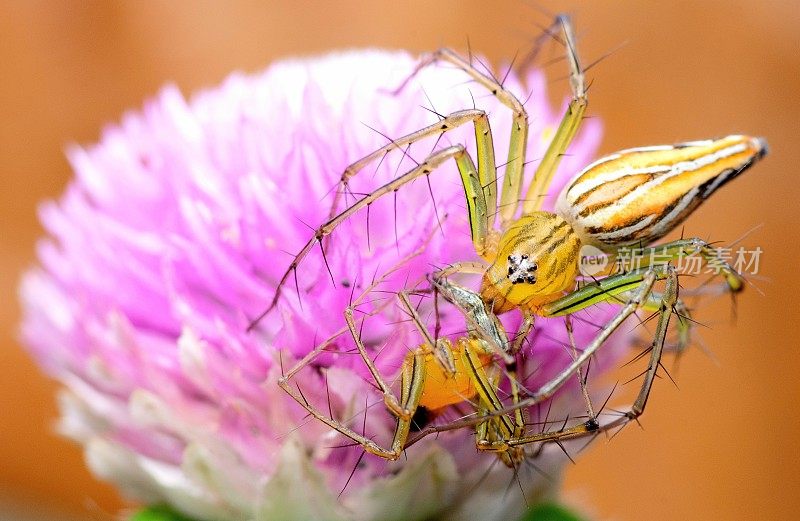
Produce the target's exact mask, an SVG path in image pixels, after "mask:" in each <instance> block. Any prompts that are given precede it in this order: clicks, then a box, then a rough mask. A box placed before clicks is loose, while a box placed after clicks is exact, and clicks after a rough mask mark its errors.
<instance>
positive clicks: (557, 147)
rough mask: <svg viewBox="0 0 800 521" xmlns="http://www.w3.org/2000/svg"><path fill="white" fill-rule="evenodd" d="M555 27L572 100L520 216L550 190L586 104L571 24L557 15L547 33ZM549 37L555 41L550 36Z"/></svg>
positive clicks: (535, 208)
mask: <svg viewBox="0 0 800 521" xmlns="http://www.w3.org/2000/svg"><path fill="white" fill-rule="evenodd" d="M555 26H561V31H562V33H563V36H564V42H563V43H564V46H565V47H566V51H567V61H568V63H569V70H570V74H569V83H570V87H571V90H572V100H570V102H569V106H568V107H567V112H566V113H565V114H564V116H563V118H562V119H561V123H560V124H559V126H558V129H557V130H556V133H555V135H554V136H553V140H552V141H551V142H550V145H549V146H548V147H547V151H546V152H545V154H544V157H543V158H542V160H541V162H539V166H538V168H537V169H536V172H535V173H534V174H533V181H531V184H530V186H529V187H528V193H527V194H526V196H525V202H524V203H523V205H522V212H523V213H524V214H529V213H532V212H534V211H536V210H539V209H540V208H541V205H542V201H543V200H544V198H543V197H542V196H543V195H544V194H545V193H546V192H547V187H548V186H550V181H551V180H552V179H553V176H554V175H555V173H556V170H557V169H558V165H559V163H560V162H561V158H562V157H563V156H564V154H565V153H566V151H567V148H568V147H569V145H570V143H571V142H572V140H573V138H574V137H575V134H576V133H577V132H578V128H579V127H580V124H581V121H583V115H584V113H585V112H586V105H587V103H588V99H587V97H586V81H585V78H584V74H583V69H582V68H581V64H580V61H579V59H578V49H577V43H576V39H575V33H574V31H573V29H572V23H571V22H570V20H569V17H567V16H564V15H561V16H558V17H557V18H556V21H555V23H554V24H553V26H552V28H551V29H549V30H548V32H551V31H552V30H553V29H554V28H555ZM551 36H552V37H553V38H556V39H558V38H557V36H555V34H553V33H552V32H551Z"/></svg>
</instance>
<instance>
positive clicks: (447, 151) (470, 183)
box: [248, 111, 489, 330]
mask: <svg viewBox="0 0 800 521" xmlns="http://www.w3.org/2000/svg"><path fill="white" fill-rule="evenodd" d="M465 112H471V113H472V114H473V115H476V116H478V118H477V119H475V120H474V121H475V128H476V129H477V128H479V125H482V124H483V123H485V125H486V128H487V129H488V124H489V121H488V119H485V116H486V115H485V113H483V112H481V111H465ZM479 122H483V123H479ZM476 134H477V131H476ZM482 139H485V136H482ZM479 148H480V147H479ZM448 159H453V160H455V162H456V166H457V167H458V171H459V173H460V174H461V180H462V182H463V184H464V189H465V191H466V194H467V206H468V209H469V217H470V230H471V232H472V239H473V244H474V245H475V247H476V250H478V251H482V249H483V245H484V244H485V243H486V237H487V236H488V224H487V223H488V214H487V206H486V201H485V199H484V197H483V188H482V186H481V183H480V181H479V174H478V172H477V170H476V168H475V163H473V161H472V158H471V157H470V156H469V154H468V153H467V152H466V150H465V148H464V146H463V145H454V146H450V147H447V148H444V149H442V150H439V151H437V152H435V153H433V154H432V155H430V156H429V157H428V158H427V159H426V160H425V161H424V162H422V163H420V164H419V165H418V166H417V167H415V168H413V169H411V170H410V171H408V172H406V173H405V174H403V175H401V176H400V177H397V178H395V179H393V180H391V181H389V182H388V183H386V184H385V185H383V186H381V187H380V188H378V189H376V190H375V191H373V192H372V193H370V194H367V195H365V196H364V197H362V198H361V199H359V200H358V201H356V202H355V203H353V204H352V205H351V206H349V207H348V208H347V209H345V210H344V211H342V212H341V213H339V214H338V215H336V216H335V217H333V218H332V219H329V220H328V221H327V222H325V223H324V224H323V225H322V226H320V227H319V228H317V229H316V230H315V231H314V236H313V237H312V238H311V239H309V240H308V242H307V243H306V244H305V246H303V248H302V249H301V250H300V251H299V252H298V253H297V255H295V257H294V260H292V262H291V264H290V265H289V267H288V268H287V269H286V271H285V272H284V274H283V276H282V277H281V280H280V281H279V282H278V285H277V287H276V288H275V295H274V296H273V298H272V302H271V303H270V305H269V307H268V308H267V309H266V310H264V312H262V313H261V314H260V315H259V316H258V317H256V318H255V319H254V320H253V321H252V322H251V323H250V325H249V326H248V330H252V329H253V328H254V327H255V326H256V325H258V322H259V321H260V320H261V319H262V318H264V317H265V316H267V314H268V313H269V312H270V311H272V309H273V308H274V307H275V306H276V305H277V304H278V301H279V300H280V296H281V290H282V288H283V286H284V285H285V284H286V282H287V281H288V279H289V276H290V275H291V274H292V272H293V271H294V270H296V269H297V266H298V265H299V264H300V262H302V260H303V259H304V258H305V257H306V255H308V253H309V252H310V251H311V249H312V248H313V247H314V245H315V244H316V243H320V244H321V243H322V239H323V238H325V237H326V236H328V235H330V234H331V232H333V230H334V229H336V227H337V226H339V225H340V224H341V223H342V222H344V221H345V220H346V219H348V218H349V217H350V216H351V215H353V214H355V213H356V212H358V211H359V210H361V209H363V208H365V207H367V206H369V205H370V204H372V203H373V202H375V201H376V200H377V199H379V198H380V197H383V196H384V195H386V194H391V193H394V192H396V191H397V190H399V189H400V187H402V186H403V185H405V184H407V183H410V182H411V181H413V180H414V179H417V178H419V177H421V176H423V175H429V174H431V173H432V172H434V171H436V170H437V168H438V167H439V166H441V165H442V164H443V163H444V162H445V161H447V160H448ZM479 164H480V163H479ZM479 248H480V249H479Z"/></svg>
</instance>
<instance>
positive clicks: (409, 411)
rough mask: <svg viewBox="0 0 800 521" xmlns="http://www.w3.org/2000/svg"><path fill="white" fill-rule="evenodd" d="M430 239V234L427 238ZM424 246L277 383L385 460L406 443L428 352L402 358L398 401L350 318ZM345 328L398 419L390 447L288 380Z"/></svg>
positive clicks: (379, 280)
mask: <svg viewBox="0 0 800 521" xmlns="http://www.w3.org/2000/svg"><path fill="white" fill-rule="evenodd" d="M429 240H430V237H429ZM426 245H427V241H426V243H425V244H423V245H422V246H421V247H420V248H418V249H417V250H415V251H414V252H412V253H410V254H409V255H407V256H406V257H404V258H403V259H401V260H400V261H399V262H398V263H397V264H396V265H395V266H394V267H393V268H392V269H390V270H388V271H387V272H385V273H384V274H383V275H381V276H380V277H379V278H377V279H375V280H374V281H373V282H372V284H370V285H369V286H368V287H367V288H366V289H365V290H364V292H363V293H361V295H359V296H358V298H356V299H355V300H354V301H353V302H352V303H351V304H350V305H349V306H347V308H346V309H345V311H344V317H345V322H346V323H347V326H346V327H345V328H342V329H340V330H339V331H337V332H335V333H334V334H333V335H331V337H330V338H328V339H327V340H325V341H324V342H322V343H321V344H319V345H318V346H317V347H315V348H314V349H313V350H312V351H311V352H309V353H308V354H307V355H306V356H304V357H303V358H302V359H301V360H299V361H298V362H297V363H296V364H295V365H294V366H293V367H292V368H291V369H289V371H287V372H286V373H284V374H283V375H282V376H281V377H280V378H279V379H278V385H279V386H280V387H281V388H282V389H283V390H284V391H286V392H287V393H288V394H289V395H290V396H291V397H292V398H294V400H295V401H296V402H297V403H298V404H299V405H300V406H302V407H303V408H304V409H305V410H306V411H307V412H308V413H309V414H310V415H312V416H313V417H315V418H316V419H318V420H319V421H321V422H322V423H324V424H325V425H327V426H328V427H330V428H332V429H334V430H336V431H337V432H339V433H340V434H342V435H344V436H346V437H348V438H350V439H351V440H353V441H354V442H356V443H358V444H360V445H361V446H362V447H363V448H364V450H365V451H367V452H369V453H370V454H374V455H376V456H380V457H382V458H385V459H388V460H396V459H397V458H399V457H400V454H402V451H403V448H404V445H405V443H406V439H407V438H408V433H409V431H410V427H411V420H412V417H413V415H414V412H415V411H416V409H417V406H418V403H419V399H420V396H421V395H422V389H423V386H424V382H425V356H426V354H427V352H426V351H425V350H423V349H422V348H418V349H416V350H414V351H412V352H410V353H409V354H408V355H407V356H406V358H405V359H404V360H403V365H402V369H401V384H400V386H401V393H400V399H399V400H398V399H397V398H396V396H395V395H394V393H392V391H391V388H390V387H389V385H388V384H387V383H386V381H385V379H384V378H383V377H382V376H381V374H380V372H379V371H378V369H377V368H376V367H375V363H374V362H373V361H372V359H371V358H370V356H369V354H368V353H367V351H366V348H365V346H364V343H363V342H362V341H361V336H360V334H359V332H358V328H357V327H356V325H355V321H354V320H353V311H354V310H355V309H356V308H357V307H358V306H359V304H361V302H362V301H363V300H364V299H365V298H366V296H367V295H369V294H370V293H371V292H372V291H373V290H374V289H375V288H377V287H378V286H379V285H380V284H381V283H382V282H383V281H385V280H386V279H387V278H388V277H389V276H390V275H391V274H392V273H394V272H396V271H397V270H398V269H400V268H401V267H402V266H403V265H405V264H406V263H407V262H408V261H409V260H410V259H411V258H413V257H415V256H417V255H419V254H420V253H422V251H423V250H424V248H425V247H426ZM388 305H389V303H388V302H387V303H383V304H381V305H379V306H378V307H377V308H376V309H375V310H373V311H372V312H371V314H376V313H380V312H381V311H383V309H385V308H386V307H387V306H388ZM345 331H349V332H350V334H351V336H352V337H353V340H354V341H355V344H356V348H357V350H358V353H359V355H360V356H361V358H362V359H363V361H364V363H365V364H366V366H367V368H368V369H369V371H370V374H371V375H372V376H373V378H374V379H375V382H376V384H377V385H378V387H379V388H380V390H381V391H382V392H383V396H384V404H385V405H386V408H387V410H388V411H389V412H390V413H391V414H392V415H394V416H395V417H396V418H397V426H396V428H395V433H394V435H393V437H392V444H391V447H390V448H388V449H387V448H384V447H382V446H380V445H379V444H377V443H375V442H374V441H373V440H371V439H369V438H367V437H366V436H365V435H364V434H359V433H358V432H356V431H354V430H353V429H351V428H350V427H348V426H347V425H346V423H345V422H342V421H339V420H336V419H334V418H332V417H330V416H328V415H327V414H325V413H324V412H322V411H321V410H320V409H319V408H318V407H316V406H314V405H313V404H311V403H310V402H309V401H308V400H307V399H306V397H305V396H304V395H303V393H302V392H301V391H300V389H299V388H297V389H295V388H293V387H292V386H291V384H290V382H291V380H292V378H293V377H295V376H296V375H297V373H299V372H300V371H301V370H302V369H303V368H305V367H308V366H309V365H310V364H311V363H312V362H313V361H314V359H316V358H317V357H318V356H319V355H320V354H322V353H324V352H325V350H326V348H327V347H329V346H330V345H331V344H332V343H333V341H334V340H336V338H338V337H339V336H341V335H342V334H343V333H344V332H345Z"/></svg>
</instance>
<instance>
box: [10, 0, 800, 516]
mask: <svg viewBox="0 0 800 521" xmlns="http://www.w3.org/2000/svg"><path fill="white" fill-rule="evenodd" d="M429 4H430V5H429ZM538 8H543V9H546V10H550V11H554V12H558V11H564V12H568V13H570V14H572V15H573V16H574V17H575V21H576V26H577V30H578V33H579V37H580V40H581V54H582V56H583V57H584V61H585V62H587V63H589V62H591V61H592V60H593V59H595V58H598V57H600V56H602V55H604V54H605V53H607V52H608V51H610V50H613V49H615V48H617V47H618V46H619V45H620V44H626V45H624V46H623V47H622V48H621V49H619V50H618V51H616V52H615V53H613V55H612V56H610V57H609V58H608V59H606V60H604V61H603V62H602V63H600V64H599V65H597V66H596V67H594V68H593V69H592V70H591V72H590V74H589V77H590V79H592V80H593V83H592V87H591V91H590V112H591V114H592V115H595V116H599V117H601V118H602V120H603V121H604V124H605V129H606V130H605V137H604V141H603V146H602V152H611V151H613V150H616V149H620V148H626V147H631V146H638V145H647V144H661V143H671V142H675V141H682V140H689V139H700V138H706V137H713V136H720V135H724V134H728V133H735V132H742V133H751V134H756V135H763V136H766V137H767V138H768V139H769V142H770V145H771V153H770V155H769V156H768V158H767V159H766V160H765V161H764V162H763V163H761V164H759V165H758V166H757V167H756V168H754V169H753V170H752V171H750V172H748V173H747V174H746V175H745V176H743V177H742V178H741V179H738V180H737V181H736V182H735V183H733V184H731V185H729V186H728V187H726V188H725V189H723V190H722V191H721V192H719V193H718V194H717V195H715V196H714V197H713V198H712V200H711V201H710V202H709V203H707V204H706V205H705V206H704V207H703V208H702V209H700V210H699V211H698V212H697V213H696V214H695V215H694V216H693V217H692V219H690V221H689V223H688V225H687V233H691V234H692V235H697V236H700V237H711V238H712V239H715V240H716V239H718V240H723V241H728V242H730V241H733V240H735V239H737V238H738V237H740V236H742V235H743V234H745V233H746V232H747V231H748V230H751V229H752V228H754V227H755V226H757V225H760V224H763V227H761V228H760V229H758V230H757V231H755V232H754V233H753V234H752V235H751V236H749V237H748V238H747V243H748V244H749V245H753V246H756V245H757V246H760V247H761V248H763V250H764V254H763V256H762V259H761V272H760V274H759V275H760V276H761V277H762V278H759V279H758V280H756V281H755V282H756V284H757V285H758V286H759V288H760V289H761V291H762V292H763V294H760V293H759V292H758V291H752V290H751V291H747V292H746V293H745V294H743V295H742V297H741V298H740V299H739V301H738V320H737V321H736V323H735V324H733V323H731V321H729V320H727V316H728V309H729V303H728V302H727V300H724V301H723V302H721V303H719V302H718V303H717V304H716V305H715V307H719V308H720V310H721V312H719V313H716V314H712V315H711V316H713V317H715V318H714V321H713V322H712V323H711V326H712V328H711V329H710V330H709V329H705V330H703V331H702V335H703V338H704V339H705V343H706V344H707V346H708V347H709V348H710V349H711V350H712V351H713V355H714V356H713V358H712V357H709V356H707V355H706V354H704V353H702V352H701V350H699V349H693V350H692V351H691V352H690V353H689V354H688V355H687V356H686V357H685V359H683V360H682V362H681V365H680V370H679V371H678V373H677V375H674V376H676V379H677V381H678V386H679V388H680V389H677V388H676V387H674V386H672V385H671V384H669V382H668V381H666V380H660V381H659V382H657V384H656V388H655V392H654V395H653V399H652V400H651V402H650V406H649V408H648V412H647V414H646V415H645V416H644V418H643V420H642V424H643V426H644V429H638V428H635V427H629V428H628V429H626V430H625V431H624V432H623V433H622V434H621V435H619V436H617V437H616V438H615V439H614V440H613V441H612V442H610V443H606V442H604V441H600V442H597V443H594V444H593V445H592V446H591V447H590V448H589V449H588V450H587V451H586V452H585V453H584V454H582V455H581V457H580V458H579V459H578V464H577V465H575V466H572V467H571V468H570V469H569V470H568V473H567V482H566V494H567V498H568V500H570V501H572V502H573V503H574V504H581V505H584V508H586V510H587V511H588V512H590V513H591V514H593V515H594V516H595V517H596V518H597V519H618V520H633V519H679V518H680V519H706V520H712V519H755V518H757V519H782V518H796V517H797V512H800V486H799V485H800V472H799V471H798V468H800V450H798V447H797V443H798V441H800V436H799V435H798V432H800V412H798V407H799V406H800V384H798V382H797V375H798V374H800V352H798V347H800V341H798V333H797V328H796V327H795V326H796V325H797V324H798V323H800V320H798V319H800V316H798V312H797V309H798V305H797V303H796V302H793V301H791V300H790V298H791V297H792V296H796V295H798V294H800V284H798V277H797V275H796V265H797V258H798V253H800V246H799V245H800V234H799V233H798V225H797V224H798V218H797V213H796V207H797V203H796V201H795V200H794V199H793V197H794V196H795V195H796V192H795V191H796V190H797V189H798V188H800V183H798V182H797V181H796V180H795V179H796V176H797V173H796V170H797V168H798V165H800V149H799V148H798V146H797V140H798V137H799V136H800V108H799V106H800V103H798V98H799V97H800V39H799V38H798V36H797V28H798V27H800V7H798V5H797V3H796V2H793V1H790V0H785V1H779V0H775V1H762V2H752V1H751V2H744V1H737V0H724V1H706V2H659V1H653V2H639V1H631V2H591V3H586V4H581V3H578V2H544V1H543V2H540V3H538V4H537V6H535V7H534V6H531V5H529V4H526V3H522V2H486V1H440V2H436V3H429V2H422V1H415V2H384V1H370V2H363V3H359V2H352V1H338V2H335V3H329V2H323V1H319V2H291V3H290V2H273V3H269V2H241V1H239V2H213V1H204V2H195V1H192V2H187V1H173V2H165V1H151V2H77V1H73V2H70V1H63V2H22V1H13V0H8V1H5V2H3V3H0V75H1V78H2V81H0V170H1V171H2V173H1V174H0V180H1V181H0V182H2V190H0V214H1V215H2V219H0V226H2V235H0V237H1V239H2V241H3V244H2V250H1V251H2V255H1V256H0V262H1V263H2V270H0V276H1V277H2V278H0V290H2V294H3V295H4V299H3V301H2V305H0V322H1V324H0V333H1V334H2V347H0V422H1V423H2V429H0V519H12V518H13V519H17V520H20V519H27V518H26V517H24V516H25V515H27V514H28V513H30V514H31V519H72V518H74V519H108V518H110V516H111V515H112V514H113V513H115V512H117V510H118V509H119V507H120V506H121V505H122V504H123V503H122V501H121V500H120V499H119V497H118V496H117V495H116V493H115V492H114V491H113V489H111V488H110V487H108V486H106V485H104V484H101V483H99V482H97V481H95V480H94V479H93V478H92V477H91V476H90V475H89V473H88V471H87V470H86V469H85V468H84V465H83V461H82V456H81V453H80V450H79V449H78V447H76V446H74V445H72V444H71V443H69V442H67V441H64V440H62V439H60V438H58V437H57V436H56V435H55V434H53V432H52V425H53V423H54V419H55V417H56V409H55V405H54V391H55V389H56V385H55V384H54V383H53V382H50V381H48V380H47V379H46V378H45V377H44V376H42V375H41V374H40V373H39V371H38V370H37V368H36V367H35V366H34V364H33V363H32V362H31V361H30V360H29V359H28V357H27V356H26V354H25V352H24V351H23V349H22V348H21V347H20V346H19V344H18V342H17V340H16V327H17V323H18V320H19V308H18V304H17V301H16V296H15V295H16V284H17V280H18V278H19V275H20V273H21V272H22V270H24V269H25V268H26V267H27V266H30V265H31V264H32V263H33V262H34V255H33V251H34V241H35V240H36V238H37V237H38V236H39V235H41V233H42V230H41V228H40V226H39V224H38V223H37V220H36V215H35V208H36V204H37V202H38V201H41V200H42V199H45V198H52V197H57V196H58V195H59V194H60V193H61V191H62V190H63V188H64V186H65V184H66V182H67V180H68V179H69V177H70V169H69V167H68V165H67V163H66V161H65V159H64V156H63V154H62V150H63V147H64V145H65V144H66V143H69V142H71V141H77V142H81V143H88V142H92V141H94V140H96V139H97V136H98V134H99V131H100V129H101V127H102V126H103V125H104V124H106V123H107V122H113V121H116V120H118V119H119V117H120V115H121V113H122V112H123V111H124V110H126V109H129V108H137V107H139V106H140V105H141V102H142V100H143V99H145V98H147V97H149V96H152V95H153V94H154V93H155V92H156V91H157V90H158V89H159V87H160V86H161V85H162V84H163V83H165V82H167V81H174V82H175V83H177V84H178V85H179V86H180V88H181V89H182V90H183V91H184V93H186V94H189V93H191V92H192V91H194V90H197V89H198V88H201V87H205V86H212V85H214V84H216V83H218V82H220V81H221V80H222V79H223V78H224V77H225V76H226V75H227V74H228V73H229V72H231V71H234V70H237V69H241V70H245V71H255V70H258V69H261V68H263V67H264V66H265V65H266V64H267V63H269V62H270V61H273V60H276V59H279V58H281V57H285V56H293V55H309V54H314V53H322V52H325V51H328V50H331V49H339V48H348V47H364V46H377V47H390V48H406V49H410V50H411V51H414V52H423V51H426V50H432V49H435V48H437V47H439V46H443V45H447V46H453V47H456V48H460V49H463V48H464V47H465V46H466V39H467V37H469V39H470V42H471V45H472V48H473V49H475V50H478V51H479V52H481V53H483V54H485V55H487V56H488V57H489V58H490V59H491V60H492V61H493V62H494V63H501V62H502V61H503V60H505V61H508V60H510V59H511V57H512V56H513V55H514V53H515V52H516V51H517V50H518V49H522V50H523V51H524V49H525V48H526V46H527V45H529V44H530V41H531V37H532V36H533V35H535V34H538V33H539V32H540V29H539V28H538V27H537V26H536V23H540V24H543V23H545V22H546V17H544V15H542V14H541V12H539V11H538ZM552 71H555V72H552ZM559 76H561V73H560V72H558V69H557V68H553V69H551V78H557V77H559ZM551 90H552V91H554V92H553V95H552V97H553V99H554V100H559V99H560V98H561V96H564V95H566V93H567V85H566V82H564V81H554V82H552V83H551ZM720 317H723V318H722V319H720ZM668 367H669V365H668ZM33 505H35V508H34V506H33ZM9 509H17V510H16V514H13V517H4V515H5V516H12V514H7V513H6V512H7V511H9ZM34 512H39V513H38V514H37V515H38V516H39V517H38V518H37V517H34V516H33V513H34Z"/></svg>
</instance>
